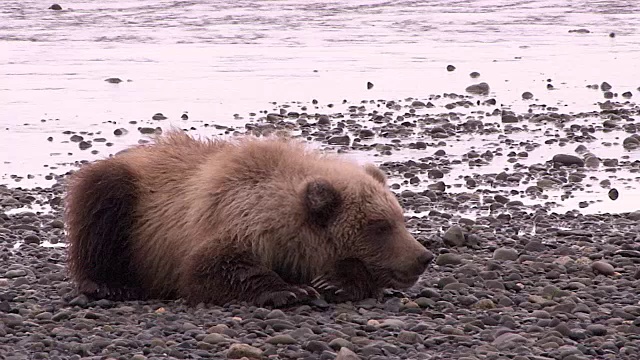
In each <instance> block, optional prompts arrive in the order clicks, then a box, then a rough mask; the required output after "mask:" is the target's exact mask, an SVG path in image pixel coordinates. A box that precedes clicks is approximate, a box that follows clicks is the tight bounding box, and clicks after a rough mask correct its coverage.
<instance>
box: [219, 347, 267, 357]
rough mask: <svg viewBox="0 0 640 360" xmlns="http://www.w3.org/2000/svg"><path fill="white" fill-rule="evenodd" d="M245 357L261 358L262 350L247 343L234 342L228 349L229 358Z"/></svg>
mask: <svg viewBox="0 0 640 360" xmlns="http://www.w3.org/2000/svg"><path fill="white" fill-rule="evenodd" d="M243 357H247V358H249V359H260V358H262V350H260V349H258V348H257V347H253V346H251V345H247V344H232V345H231V346H230V347H229V349H228V350H227V358H228V359H242V358H243Z"/></svg>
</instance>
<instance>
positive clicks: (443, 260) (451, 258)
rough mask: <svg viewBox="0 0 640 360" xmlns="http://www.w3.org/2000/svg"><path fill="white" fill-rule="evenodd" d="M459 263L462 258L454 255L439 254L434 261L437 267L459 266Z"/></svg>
mask: <svg viewBox="0 0 640 360" xmlns="http://www.w3.org/2000/svg"><path fill="white" fill-rule="evenodd" d="M461 263H462V257H461V256H460V255H458V254H454V253H444V254H440V255H438V257H437V259H436V265H438V266H447V265H459V264H461Z"/></svg>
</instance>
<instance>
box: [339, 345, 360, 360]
mask: <svg viewBox="0 0 640 360" xmlns="http://www.w3.org/2000/svg"><path fill="white" fill-rule="evenodd" d="M359 359H360V357H358V355H356V353H354V352H353V351H351V349H349V348H346V347H343V348H341V349H340V351H338V356H336V359H335V360H359Z"/></svg>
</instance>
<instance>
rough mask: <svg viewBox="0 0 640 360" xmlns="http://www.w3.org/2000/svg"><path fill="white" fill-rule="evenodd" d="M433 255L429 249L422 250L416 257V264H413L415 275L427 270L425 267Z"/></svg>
mask: <svg viewBox="0 0 640 360" xmlns="http://www.w3.org/2000/svg"><path fill="white" fill-rule="evenodd" d="M433 258H434V255H433V253H432V252H431V251H429V250H427V249H425V250H424V251H422V252H421V253H420V254H419V255H418V258H417V259H416V265H415V266H414V272H415V275H422V273H423V272H424V271H425V270H427V267H428V266H429V264H430V263H431V261H433Z"/></svg>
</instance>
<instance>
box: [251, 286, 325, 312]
mask: <svg viewBox="0 0 640 360" xmlns="http://www.w3.org/2000/svg"><path fill="white" fill-rule="evenodd" d="M318 297H320V294H318V292H317V291H316V290H315V289H314V288H312V287H310V286H306V285H301V286H294V285H292V286H290V287H289V288H285V289H282V290H275V291H267V292H264V293H263V294H261V295H259V296H258V297H257V299H256V301H255V302H256V304H257V305H258V306H273V307H284V306H289V305H294V304H298V303H302V302H305V301H310V300H314V299H317V298H318Z"/></svg>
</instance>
